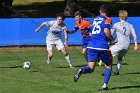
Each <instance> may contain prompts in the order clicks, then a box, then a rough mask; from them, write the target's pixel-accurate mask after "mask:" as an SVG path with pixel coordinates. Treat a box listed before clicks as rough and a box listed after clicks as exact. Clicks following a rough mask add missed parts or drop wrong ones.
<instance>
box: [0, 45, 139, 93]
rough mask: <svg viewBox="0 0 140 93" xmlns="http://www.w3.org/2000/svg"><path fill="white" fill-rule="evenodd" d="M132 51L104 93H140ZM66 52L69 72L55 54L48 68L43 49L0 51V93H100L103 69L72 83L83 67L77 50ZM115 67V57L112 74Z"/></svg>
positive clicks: (83, 63)
mask: <svg viewBox="0 0 140 93" xmlns="http://www.w3.org/2000/svg"><path fill="white" fill-rule="evenodd" d="M139 47H140V46H139ZM132 48H133V47H132V46H131V47H130V51H129V52H128V54H127V55H126V56H125V59H124V63H123V66H122V69H121V74H120V75H118V76H114V75H113V74H112V77H111V79H110V82H109V90H107V91H104V92H105V93H140V92H139V91H140V50H138V51H133V50H132ZM68 51H69V54H70V56H71V59H72V61H73V64H74V65H75V68H73V69H71V68H69V67H68V64H67V62H66V61H65V59H64V57H63V55H62V54H61V53H60V52H58V51H57V50H56V51H55V55H54V57H53V59H52V63H51V64H50V65H48V64H47V52H46V48H45V47H28V48H27V47H26V48H25V47H24V48H15V47H14V48H0V93H104V92H103V91H101V90H100V89H101V86H102V80H103V76H102V75H101V74H102V73H103V69H104V67H103V66H102V67H99V66H97V67H96V69H95V72H94V73H91V74H86V75H82V76H81V78H80V79H79V81H78V82H77V83H75V82H73V75H74V73H75V71H76V70H77V69H78V68H79V67H81V66H82V65H86V64H87V63H86V61H85V59H84V58H83V56H82V55H81V54H80V52H79V51H80V48H79V47H70V48H69V50H68ZM23 59H28V60H29V61H30V62H31V64H32V67H31V69H29V70H25V69H23V68H22V63H23ZM115 64H116V57H115V58H114V63H113V71H114V70H115V66H116V65H115Z"/></svg>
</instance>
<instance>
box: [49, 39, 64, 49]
mask: <svg viewBox="0 0 140 93" xmlns="http://www.w3.org/2000/svg"><path fill="white" fill-rule="evenodd" d="M46 43H47V50H54V47H56V48H57V49H58V50H61V49H62V48H64V44H63V43H62V41H61V39H58V40H46Z"/></svg>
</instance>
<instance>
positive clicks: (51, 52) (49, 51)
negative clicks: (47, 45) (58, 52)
mask: <svg viewBox="0 0 140 93" xmlns="http://www.w3.org/2000/svg"><path fill="white" fill-rule="evenodd" d="M47 51H48V60H47V63H48V64H50V63H51V59H52V57H53V50H47Z"/></svg>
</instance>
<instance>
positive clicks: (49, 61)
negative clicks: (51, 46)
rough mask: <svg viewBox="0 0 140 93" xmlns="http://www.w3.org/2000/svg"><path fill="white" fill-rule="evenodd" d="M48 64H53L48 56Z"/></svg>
mask: <svg viewBox="0 0 140 93" xmlns="http://www.w3.org/2000/svg"><path fill="white" fill-rule="evenodd" d="M47 63H48V64H50V63H51V58H50V57H49V56H48V60H47Z"/></svg>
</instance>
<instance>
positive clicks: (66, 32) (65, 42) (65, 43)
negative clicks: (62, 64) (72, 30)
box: [64, 30, 68, 47]
mask: <svg viewBox="0 0 140 93" xmlns="http://www.w3.org/2000/svg"><path fill="white" fill-rule="evenodd" d="M64 35H65V41H64V45H65V46H66V47H67V46H68V44H67V41H68V30H64Z"/></svg>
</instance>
